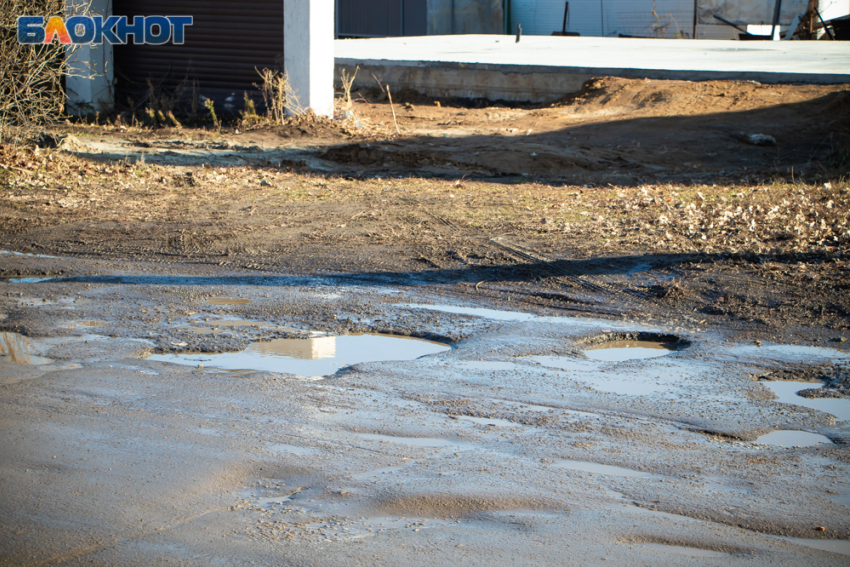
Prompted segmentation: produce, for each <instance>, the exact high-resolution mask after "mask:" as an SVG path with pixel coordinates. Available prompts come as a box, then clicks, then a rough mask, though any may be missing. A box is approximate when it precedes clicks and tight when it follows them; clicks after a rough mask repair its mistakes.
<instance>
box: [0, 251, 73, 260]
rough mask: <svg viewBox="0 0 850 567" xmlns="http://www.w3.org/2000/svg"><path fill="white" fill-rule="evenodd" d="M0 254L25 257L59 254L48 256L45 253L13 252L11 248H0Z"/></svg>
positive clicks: (55, 257)
mask: <svg viewBox="0 0 850 567" xmlns="http://www.w3.org/2000/svg"><path fill="white" fill-rule="evenodd" d="M0 254H2V255H6V254H8V255H9V256H24V257H26V258H54V259H58V258H59V256H48V255H47V254H28V253H26V252H14V251H12V250H0Z"/></svg>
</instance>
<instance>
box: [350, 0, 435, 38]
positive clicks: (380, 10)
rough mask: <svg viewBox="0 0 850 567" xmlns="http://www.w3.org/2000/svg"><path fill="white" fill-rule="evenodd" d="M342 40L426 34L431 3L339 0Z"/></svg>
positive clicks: (410, 0) (394, 0)
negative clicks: (346, 38)
mask: <svg viewBox="0 0 850 567" xmlns="http://www.w3.org/2000/svg"><path fill="white" fill-rule="evenodd" d="M336 8H337V15H336V33H337V36H338V37H399V36H409V35H426V33H427V24H428V2H427V0H337V2H336Z"/></svg>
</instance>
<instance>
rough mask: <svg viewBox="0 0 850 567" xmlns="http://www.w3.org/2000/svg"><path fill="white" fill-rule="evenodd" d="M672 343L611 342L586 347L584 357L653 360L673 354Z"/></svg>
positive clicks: (616, 360)
mask: <svg viewBox="0 0 850 567" xmlns="http://www.w3.org/2000/svg"><path fill="white" fill-rule="evenodd" d="M675 350H676V347H675V346H673V343H662V342H657V341H611V342H606V343H602V344H600V345H595V346H592V347H588V348H587V349H586V350H585V355H586V356H587V357H588V358H591V359H593V360H602V361H605V362H623V361H625V360H637V359H641V358H655V357H658V356H664V355H666V354H670V353H671V352H674V351H675Z"/></svg>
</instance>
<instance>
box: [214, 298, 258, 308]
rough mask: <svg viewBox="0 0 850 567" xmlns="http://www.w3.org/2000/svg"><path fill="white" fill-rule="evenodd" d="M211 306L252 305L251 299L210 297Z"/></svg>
mask: <svg viewBox="0 0 850 567" xmlns="http://www.w3.org/2000/svg"><path fill="white" fill-rule="evenodd" d="M207 303H209V304H210V305H230V306H235V305H247V304H248V303H251V300H250V299H240V298H238V297H210V298H209V299H207Z"/></svg>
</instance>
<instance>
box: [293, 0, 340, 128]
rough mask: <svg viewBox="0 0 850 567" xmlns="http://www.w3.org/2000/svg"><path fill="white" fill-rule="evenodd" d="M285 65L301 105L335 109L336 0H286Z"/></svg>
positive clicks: (323, 112) (327, 111)
mask: <svg viewBox="0 0 850 567" xmlns="http://www.w3.org/2000/svg"><path fill="white" fill-rule="evenodd" d="M283 68H284V71H285V72H286V74H287V76H288V77H289V84H290V85H291V86H292V88H293V89H294V91H295V95H296V96H297V97H298V102H299V104H300V106H301V107H302V108H304V109H306V108H311V109H313V112H315V113H316V114H317V115H319V116H333V110H334V89H333V82H334V0H284V2H283Z"/></svg>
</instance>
